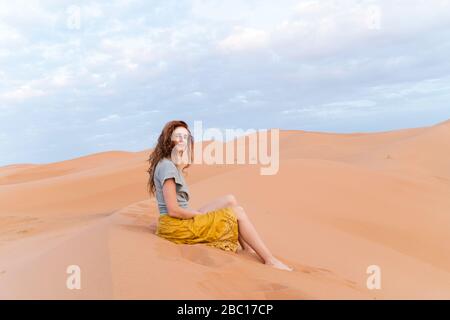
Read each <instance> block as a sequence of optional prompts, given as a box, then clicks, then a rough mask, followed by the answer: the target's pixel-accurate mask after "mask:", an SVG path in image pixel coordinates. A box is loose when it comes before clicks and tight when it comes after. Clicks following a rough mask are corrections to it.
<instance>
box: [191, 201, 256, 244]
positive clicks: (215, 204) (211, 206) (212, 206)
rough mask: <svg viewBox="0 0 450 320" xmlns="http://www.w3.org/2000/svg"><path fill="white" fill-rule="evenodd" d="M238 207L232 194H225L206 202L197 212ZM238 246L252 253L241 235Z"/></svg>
mask: <svg viewBox="0 0 450 320" xmlns="http://www.w3.org/2000/svg"><path fill="white" fill-rule="evenodd" d="M234 206H238V202H237V200H236V197H235V196H234V195H232V194H227V195H225V196H222V197H218V198H216V199H214V200H212V201H211V202H208V203H207V204H205V205H204V206H202V207H201V208H200V209H198V211H200V212H203V213H206V212H209V211H214V210H218V209H222V208H226V207H234ZM239 244H240V245H241V247H242V249H243V250H245V251H247V252H253V251H254V250H253V249H252V247H251V246H250V245H248V244H247V243H246V242H245V240H244V239H243V238H242V236H241V235H239Z"/></svg>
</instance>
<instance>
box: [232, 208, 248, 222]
mask: <svg viewBox="0 0 450 320" xmlns="http://www.w3.org/2000/svg"><path fill="white" fill-rule="evenodd" d="M231 209H232V210H233V212H234V214H235V215H236V218H238V220H239V219H246V218H247V215H246V213H245V211H244V208H242V207H241V206H237V205H235V206H231Z"/></svg>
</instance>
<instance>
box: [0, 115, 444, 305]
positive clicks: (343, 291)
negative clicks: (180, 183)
mask: <svg viewBox="0 0 450 320" xmlns="http://www.w3.org/2000/svg"><path fill="white" fill-rule="evenodd" d="M143 139H145V137H143ZM239 139H244V137H241V138H239ZM153 143H154V142H149V146H151V145H152V144H153ZM229 143H231V142H229ZM150 152H151V149H148V150H144V151H142V152H119V151H111V152H102V153H98V154H92V155H88V156H84V157H80V158H76V159H71V160H67V161H61V162H55V163H49V164H40V165H35V164H16V165H9V166H5V167H1V168H0V299H35V298H37V299H450V232H449V230H450V121H446V122H442V123H438V124H436V125H433V126H428V127H421V128H411V129H401V130H392V131H386V132H376V133H364V132H361V133H352V134H337V133H323V132H310V131H301V130H280V168H279V172H278V174H276V175H272V176H263V175H260V174H259V168H260V165H258V164H257V165H250V164H246V165H205V164H203V165H197V164H194V165H191V167H190V168H189V169H188V175H187V176H186V180H187V182H188V184H189V189H190V192H191V199H190V207H191V208H198V207H200V206H201V205H203V204H204V203H206V202H208V201H210V200H212V199H213V198H215V197H218V196H221V195H225V194H230V193H231V194H233V195H235V197H236V198H237V200H238V202H239V203H240V205H241V206H242V207H244V209H245V210H246V212H247V214H248V215H249V216H250V219H251V220H252V221H253V223H254V225H255V226H256V228H257V230H258V231H259V233H260V235H261V236H262V238H263V239H264V241H265V243H266V244H267V246H268V247H269V248H270V249H271V250H272V252H273V253H274V255H275V256H276V257H278V258H279V259H281V260H282V261H284V262H286V263H287V264H289V265H291V266H293V267H294V268H295V270H294V271H293V272H286V271H282V270H277V269H274V268H271V267H268V266H265V265H263V264H262V263H261V262H260V261H259V259H258V258H257V257H256V256H253V255H250V254H245V253H242V252H240V251H239V252H238V253H237V254H236V253H232V252H226V251H222V250H219V249H216V248H211V247H207V246H206V245H203V244H199V245H179V244H173V243H171V242H169V241H167V240H165V239H162V238H159V237H157V236H156V235H155V234H154V233H155V229H156V224H157V219H158V216H159V213H158V209H157V206H156V202H155V199H154V198H150V197H149V195H148V193H147V191H146V184H147V179H148V175H147V172H146V170H147V158H148V155H149V153H150ZM70 265H78V266H79V267H80V268H81V289H80V290H76V289H74V290H69V289H68V288H67V287H66V280H67V278H68V276H69V275H68V274H67V272H66V270H67V267H68V266H70ZM370 265H377V266H379V267H380V270H381V288H380V289H372V290H370V289H369V288H368V287H367V286H366V280H367V278H368V277H369V274H367V272H366V271H367V268H368V266H370Z"/></svg>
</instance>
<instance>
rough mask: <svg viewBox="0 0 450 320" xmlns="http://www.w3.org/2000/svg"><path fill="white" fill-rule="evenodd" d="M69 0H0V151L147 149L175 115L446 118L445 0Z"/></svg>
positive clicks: (448, 48)
mask: <svg viewBox="0 0 450 320" xmlns="http://www.w3.org/2000/svg"><path fill="white" fill-rule="evenodd" d="M72 6H74V4H73V3H72V2H67V1H63V2H55V1H51V0H49V1H45V0H43V1H37V0H30V1H24V0H18V1H14V2H2V3H1V4H0V21H1V22H0V41H1V43H2V46H1V48H0V61H1V67H0V109H1V110H2V112H1V113H0V127H1V128H2V132H3V133H4V134H5V135H6V138H5V139H7V140H10V141H15V143H11V144H10V147H9V148H10V149H8V148H7V149H5V150H4V152H3V154H6V156H3V158H2V159H3V160H1V161H3V162H8V161H10V162H13V163H14V162H21V161H23V159H27V160H26V161H34V160H36V161H38V160H39V161H40V160H42V159H43V157H46V158H45V159H50V158H51V157H53V155H52V154H49V153H47V155H43V153H39V150H38V147H36V150H35V149H33V148H34V147H30V148H26V147H25V146H26V145H27V146H39V145H40V146H41V147H42V145H46V144H47V143H48V141H52V143H54V145H55V147H54V149H52V150H56V151H55V152H57V153H58V155H54V156H55V157H56V156H57V157H58V158H60V159H64V158H69V157H71V156H72V155H73V156H75V155H78V154H86V153H92V152H97V151H99V150H98V148H105V150H107V149H108V148H109V147H110V146H111V145H110V144H108V143H112V142H111V141H113V138H114V147H115V148H121V149H122V150H127V148H128V147H129V142H130V141H133V140H134V141H138V143H137V144H136V145H134V147H133V148H135V150H138V148H141V149H145V148H147V147H148V146H149V145H151V144H152V142H153V140H151V139H153V138H154V136H155V135H157V134H158V133H159V132H160V129H161V127H162V126H163V125H164V123H165V122H166V121H168V120H171V119H174V118H179V119H185V120H186V121H188V122H189V121H194V120H203V121H204V122H205V123H208V125H210V126H216V127H237V128H239V127H241V128H246V127H248V126H249V122H248V119H252V125H251V126H252V127H263V128H270V127H280V128H299V129H302V128H304V127H307V126H309V128H313V129H319V128H326V129H330V128H334V129H339V130H342V131H345V130H347V131H350V130H352V129H354V128H356V127H358V128H360V127H363V126H367V128H376V127H379V128H382V127H383V126H387V125H388V124H389V125H392V126H394V125H395V123H397V124H402V125H405V126H406V125H410V126H415V125H418V124H419V123H425V120H426V121H431V120H432V119H438V118H446V117H447V118H448V117H450V110H449V108H448V102H447V101H448V98H449V97H450V78H449V77H448V75H447V73H448V72H447V70H449V69H450V62H449V61H448V56H449V54H450V44H449V43H448V42H447V41H443V40H442V39H448V38H449V37H450V19H448V17H450V7H449V1H439V0H430V1H426V2H425V1H420V0H414V1H409V2H408V5H407V6H406V5H405V2H402V1H387V0H380V1H372V0H370V1H369V0H367V1H366V0H362V1H357V0H347V1H342V2H341V1H339V2H338V1H331V0H330V1H328V0H323V1H310V0H308V1H298V0H284V1H283V2H282V4H280V3H279V2H273V1H271V0H260V1H256V0H249V1H240V0H230V1H220V0H192V1H191V0H183V1H178V0H155V1H152V2H146V1H140V0H118V1H112V2H95V1H89V0H87V1H83V2H81V3H80V4H78V6H76V5H75V7H76V8H78V9H79V13H80V25H79V28H70V27H69V26H68V19H69V18H70V13H71V12H72V11H70V10H69V11H70V12H68V9H69V8H71V7H72ZM72 13H73V12H72ZM408 110H409V112H408ZM424 110H426V111H424ZM421 112H423V113H421ZM425 112H426V114H425V115H424V113H425ZM236 114H239V117H236V116H235V115H236ZM401 114H403V115H405V114H407V115H408V116H409V118H408V117H406V116H404V117H402V116H401ZM419 114H420V116H418V115H419ZM393 115H396V117H397V118H396V120H395V121H397V122H395V121H394V120H392V121H391V122H389V121H388V119H389V117H393ZM413 115H416V119H413ZM376 117H381V118H383V119H386V121H379V120H378V121H375V120H373V119H375V118H376ZM356 118H357V119H358V121H356V120H355V119H356ZM330 119H332V120H333V121H332V122H331V121H330ZM371 119H372V120H371ZM407 121H408V122H407ZM41 123H46V124H48V125H46V126H45V127H43V126H41V125H40V124H41ZM37 124H39V126H38V125H37ZM99 124H101V125H100V126H99ZM18 127H22V128H24V127H26V128H35V127H38V129H39V130H38V129H36V128H35V129H34V131H27V132H28V133H26V132H19V130H18V129H17V128H18ZM99 127H100V128H101V132H99V129H98V128H99ZM129 128H132V129H133V130H132V131H127V130H128V129H129ZM130 130H131V129H130ZM105 132H117V133H118V136H120V137H123V136H124V135H126V138H123V141H120V140H117V139H116V138H117V137H111V136H108V135H107V134H106V133H105ZM80 136H81V137H80ZM61 137H64V139H62V138H61ZM143 137H148V139H147V138H143ZM89 138H93V140H89ZM100 140H101V141H100ZM84 141H88V142H89V143H82V142H84ZM139 141H140V142H139ZM97 142H100V143H102V145H101V146H100V147H99V146H97V145H95V143H97ZM14 145H17V148H14V147H13V146H14ZM66 145H69V146H70V148H68V147H65V146H66ZM21 150H28V151H29V152H27V153H25V152H23V151H21ZM33 150H34V151H33ZM2 151H3V150H2ZM33 152H34V155H33ZM8 157H9V158H8ZM33 157H34V158H33ZM21 159H22V160H21Z"/></svg>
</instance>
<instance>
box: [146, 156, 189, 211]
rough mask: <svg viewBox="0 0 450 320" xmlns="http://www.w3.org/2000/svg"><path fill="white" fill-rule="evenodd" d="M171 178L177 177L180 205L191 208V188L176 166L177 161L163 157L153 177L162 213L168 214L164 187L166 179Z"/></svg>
mask: <svg viewBox="0 0 450 320" xmlns="http://www.w3.org/2000/svg"><path fill="white" fill-rule="evenodd" d="M169 178H174V179H175V184H176V190H177V201H178V205H179V206H180V207H182V208H185V209H188V208H189V188H188V186H187V184H186V181H185V180H184V177H183V175H182V174H181V172H180V171H179V170H178V168H177V167H176V166H175V163H173V162H172V161H171V160H169V159H167V158H163V159H161V160H160V161H159V162H158V164H157V165H156V168H155V175H154V178H153V180H154V182H155V189H156V190H155V191H156V192H155V194H156V200H157V201H158V209H159V213H160V214H167V205H166V202H165V201H164V195H163V190H162V187H163V185H164V181H165V180H166V179H169Z"/></svg>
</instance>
